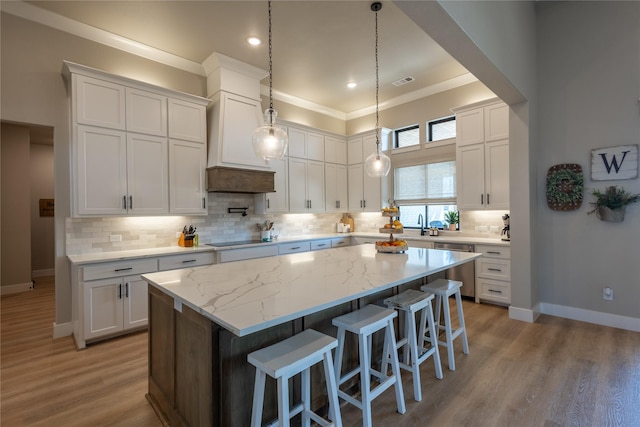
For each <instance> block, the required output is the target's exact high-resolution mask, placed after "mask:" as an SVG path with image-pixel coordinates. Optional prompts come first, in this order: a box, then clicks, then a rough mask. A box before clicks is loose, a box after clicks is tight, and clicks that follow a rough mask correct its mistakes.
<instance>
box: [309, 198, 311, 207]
mask: <svg viewBox="0 0 640 427" xmlns="http://www.w3.org/2000/svg"><path fill="white" fill-rule="evenodd" d="M309 209H311V200H309Z"/></svg>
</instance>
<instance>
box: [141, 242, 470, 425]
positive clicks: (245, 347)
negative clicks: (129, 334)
mask: <svg viewBox="0 0 640 427" xmlns="http://www.w3.org/2000/svg"><path fill="white" fill-rule="evenodd" d="M479 256H480V254H476V253H464V252H450V251H442V250H434V249H422V248H409V249H408V250H407V251H406V252H405V253H399V254H387V253H378V252H376V250H375V247H374V245H360V246H350V247H342V248H335V249H328V250H324V251H317V252H305V253H298V254H291V255H284V256H274V257H268V258H260V259H253V260H247V261H238V262H232V263H226V264H216V265H211V266H206V267H195V268H186V269H180V270H172V271H166V272H159V273H151V274H146V275H144V276H143V278H144V279H145V280H147V282H148V283H149V284H150V285H151V286H150V287H149V394H148V399H149V401H150V402H151V404H152V405H153V406H154V409H156V411H157V412H158V414H159V415H160V416H161V418H163V419H164V420H165V421H166V422H167V423H168V424H170V425H189V426H196V425H215V426H243V425H248V424H249V420H250V412H251V398H252V393H253V379H254V370H253V368H252V367H251V366H250V365H249V364H248V363H247V361H246V355H247V354H248V353H250V352H252V351H254V350H256V349H259V348H262V347H265V346H267V345H270V344H273V343H275V342H278V341H280V340H283V339H285V338H287V337H290V336H292V335H294V334H295V333H298V332H300V331H302V330H304V329H307V328H314V329H316V330H319V331H321V332H324V333H327V334H330V335H333V336H335V330H334V328H333V326H332V325H331V319H333V318H334V317H336V316H339V315H342V314H344V313H347V312H350V311H353V310H356V309H358V308H360V307H362V306H364V305H366V304H369V303H372V302H375V301H377V300H380V299H382V298H385V297H387V296H390V295H392V294H394V293H396V292H399V291H401V290H403V289H404V288H406V287H414V288H419V286H420V285H421V284H422V282H423V280H424V279H425V278H426V277H427V276H430V275H433V274H436V273H439V272H442V271H444V270H446V269H448V268H450V267H453V266H456V265H460V264H463V263H465V262H470V261H472V260H474V259H475V258H477V257H479ZM347 357H349V352H347ZM315 377H318V376H317V375H316V376H315ZM267 386H268V387H269V386H273V384H269V383H267ZM318 388H320V387H318ZM316 394H317V396H316ZM313 398H314V404H315V405H317V406H321V405H322V404H323V396H322V393H314V394H313ZM273 416H275V392H274V393H267V398H266V399H265V418H267V419H268V418H269V417H273Z"/></svg>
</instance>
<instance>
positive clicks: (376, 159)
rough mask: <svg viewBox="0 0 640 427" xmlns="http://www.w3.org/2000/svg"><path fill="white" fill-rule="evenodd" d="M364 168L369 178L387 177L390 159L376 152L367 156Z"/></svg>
mask: <svg viewBox="0 0 640 427" xmlns="http://www.w3.org/2000/svg"><path fill="white" fill-rule="evenodd" d="M364 167H365V169H366V170H367V175H369V176H370V177H382V176H387V175H388V174H389V171H390V170H391V159H390V158H389V156H387V155H386V154H384V153H380V152H378V151H376V152H375V153H371V154H369V156H367V159H366V160H365V161H364Z"/></svg>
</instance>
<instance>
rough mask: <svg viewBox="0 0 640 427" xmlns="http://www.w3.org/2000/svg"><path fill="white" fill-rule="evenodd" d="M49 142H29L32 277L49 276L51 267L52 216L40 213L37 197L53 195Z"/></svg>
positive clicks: (51, 154)
mask: <svg viewBox="0 0 640 427" xmlns="http://www.w3.org/2000/svg"><path fill="white" fill-rule="evenodd" d="M53 166H54V162H53V145H47V144H34V143H31V144H30V156H29V175H30V177H31V179H30V181H29V187H30V193H31V197H30V204H31V271H32V273H33V274H32V276H33V277H34V278H35V277H42V276H49V275H51V272H52V271H54V270H55V249H54V248H55V233H54V230H55V227H54V218H53V217H50V216H40V199H53V198H54V194H55V193H54V185H53V179H54V173H53V169H54V168H53Z"/></svg>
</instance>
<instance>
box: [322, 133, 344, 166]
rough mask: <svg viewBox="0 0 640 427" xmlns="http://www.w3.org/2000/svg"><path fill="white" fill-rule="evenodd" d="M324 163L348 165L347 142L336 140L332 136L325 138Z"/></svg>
mask: <svg viewBox="0 0 640 427" xmlns="http://www.w3.org/2000/svg"><path fill="white" fill-rule="evenodd" d="M324 161H325V162H328V163H337V164H340V165H346V164H347V141H345V140H344V139H339V138H334V137H332V136H325V137H324Z"/></svg>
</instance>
